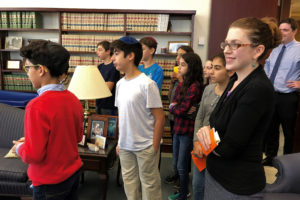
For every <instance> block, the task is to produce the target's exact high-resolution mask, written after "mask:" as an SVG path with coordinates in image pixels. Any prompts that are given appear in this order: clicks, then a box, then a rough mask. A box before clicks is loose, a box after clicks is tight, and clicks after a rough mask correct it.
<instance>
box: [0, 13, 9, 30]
mask: <svg viewBox="0 0 300 200" xmlns="http://www.w3.org/2000/svg"><path fill="white" fill-rule="evenodd" d="M1 20H2V28H8V27H9V20H8V12H6V11H2V12H1Z"/></svg>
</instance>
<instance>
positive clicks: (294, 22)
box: [279, 18, 298, 31]
mask: <svg viewBox="0 0 300 200" xmlns="http://www.w3.org/2000/svg"><path fill="white" fill-rule="evenodd" d="M283 23H287V24H289V25H291V28H292V30H293V31H295V30H296V29H297V28H298V24H297V22H296V20H294V19H293V18H287V19H283V20H281V21H280V22H279V25H280V24H283Z"/></svg>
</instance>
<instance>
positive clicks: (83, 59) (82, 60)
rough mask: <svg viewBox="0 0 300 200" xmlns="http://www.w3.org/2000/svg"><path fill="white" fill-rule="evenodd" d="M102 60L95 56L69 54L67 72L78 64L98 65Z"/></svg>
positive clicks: (73, 69) (72, 70)
mask: <svg viewBox="0 0 300 200" xmlns="http://www.w3.org/2000/svg"><path fill="white" fill-rule="evenodd" d="M102 62H103V61H102V60H101V59H100V58H99V57H97V56H71V58H70V61H69V65H70V67H69V72H74V71H75V67H76V66H78V65H99V64H100V63H102Z"/></svg>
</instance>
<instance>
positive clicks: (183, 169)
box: [173, 134, 193, 199]
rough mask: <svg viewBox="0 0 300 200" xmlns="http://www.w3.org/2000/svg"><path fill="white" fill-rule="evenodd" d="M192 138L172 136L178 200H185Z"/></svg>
mask: <svg viewBox="0 0 300 200" xmlns="http://www.w3.org/2000/svg"><path fill="white" fill-rule="evenodd" d="M192 149H193V138H191V137H189V136H187V135H175V134H174V135H173V167H174V171H175V172H177V173H178V175H179V199H186V196H187V194H188V185H189V166H190V165H191V164H190V163H189V162H191V151H192Z"/></svg>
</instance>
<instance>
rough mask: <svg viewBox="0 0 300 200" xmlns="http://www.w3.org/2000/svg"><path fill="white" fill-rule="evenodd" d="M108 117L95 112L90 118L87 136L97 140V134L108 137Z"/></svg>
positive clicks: (93, 140)
mask: <svg viewBox="0 0 300 200" xmlns="http://www.w3.org/2000/svg"><path fill="white" fill-rule="evenodd" d="M107 127H108V119H107V118H106V117H104V116H103V115H98V114H93V115H91V116H90V117H89V119H88V127H87V138H88V139H89V140H91V141H92V142H95V139H96V136H97V135H98V136H103V137H106V135H107Z"/></svg>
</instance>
